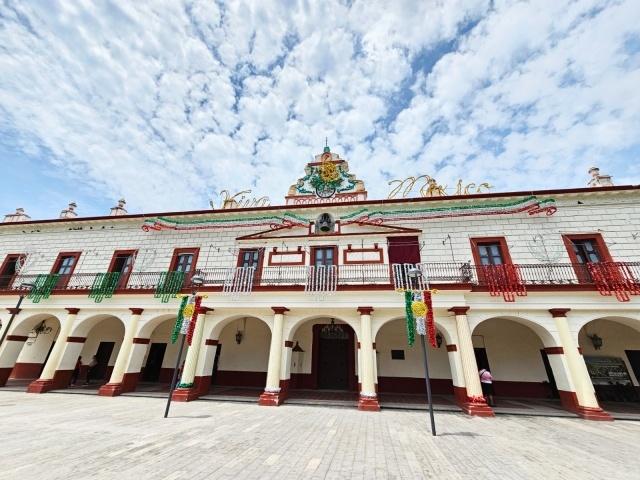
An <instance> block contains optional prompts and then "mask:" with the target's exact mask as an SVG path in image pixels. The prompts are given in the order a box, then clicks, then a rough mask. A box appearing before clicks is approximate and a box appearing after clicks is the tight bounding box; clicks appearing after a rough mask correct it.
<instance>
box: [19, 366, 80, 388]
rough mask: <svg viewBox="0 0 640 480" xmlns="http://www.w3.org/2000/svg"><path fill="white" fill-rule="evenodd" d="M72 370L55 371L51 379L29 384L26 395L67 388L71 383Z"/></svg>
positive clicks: (38, 380)
mask: <svg viewBox="0 0 640 480" xmlns="http://www.w3.org/2000/svg"><path fill="white" fill-rule="evenodd" d="M72 375H73V370H56V373H54V374H53V379H46V380H43V379H40V378H39V379H37V380H34V381H33V382H31V383H30V384H29V386H28V387H27V393H45V392H49V391H51V390H60V389H63V388H67V387H68V386H69V382H70V381H71V376H72Z"/></svg>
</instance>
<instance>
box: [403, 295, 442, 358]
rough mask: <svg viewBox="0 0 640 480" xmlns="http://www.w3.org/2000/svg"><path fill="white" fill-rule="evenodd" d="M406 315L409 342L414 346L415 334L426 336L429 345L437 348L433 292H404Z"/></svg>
mask: <svg viewBox="0 0 640 480" xmlns="http://www.w3.org/2000/svg"><path fill="white" fill-rule="evenodd" d="M404 302H405V313H406V322H407V342H408V343H409V345H413V343H414V341H415V334H416V333H417V334H418V335H426V336H427V338H428V339H429V345H431V346H432V347H434V348H435V347H436V324H435V321H434V318H433V300H432V298H431V291H430V290H425V291H424V292H421V291H411V290H405V292H404Z"/></svg>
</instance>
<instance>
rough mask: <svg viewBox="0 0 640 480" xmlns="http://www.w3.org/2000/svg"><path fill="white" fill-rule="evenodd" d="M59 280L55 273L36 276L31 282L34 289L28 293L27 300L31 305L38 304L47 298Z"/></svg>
mask: <svg viewBox="0 0 640 480" xmlns="http://www.w3.org/2000/svg"><path fill="white" fill-rule="evenodd" d="M59 278H60V275H59V274H57V273H43V274H40V275H38V276H37V277H36V279H35V281H34V282H33V284H34V287H33V288H32V289H31V291H30V292H29V295H27V298H28V299H30V300H31V301H32V302H33V303H39V302H40V300H42V299H43V298H49V295H51V291H52V290H53V289H54V288H55V286H56V284H57V283H58V279H59Z"/></svg>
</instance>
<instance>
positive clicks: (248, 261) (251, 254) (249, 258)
mask: <svg viewBox="0 0 640 480" xmlns="http://www.w3.org/2000/svg"><path fill="white" fill-rule="evenodd" d="M259 264H260V250H258V249H255V250H240V258H239V261H238V266H239V267H255V268H256V270H257V269H258V265H259Z"/></svg>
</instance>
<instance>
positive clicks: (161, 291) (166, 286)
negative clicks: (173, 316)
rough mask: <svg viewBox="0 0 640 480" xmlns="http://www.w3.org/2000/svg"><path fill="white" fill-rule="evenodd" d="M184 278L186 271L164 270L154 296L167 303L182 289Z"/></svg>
mask: <svg viewBox="0 0 640 480" xmlns="http://www.w3.org/2000/svg"><path fill="white" fill-rule="evenodd" d="M184 279H185V273H184V272H162V273H161V274H160V279H159V281H158V285H157V286H156V291H155V294H154V297H155V298H159V299H160V301H161V302H162V303H167V302H168V301H169V300H170V299H171V298H173V297H175V296H176V294H177V293H179V292H180V290H182V285H183V284H184Z"/></svg>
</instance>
